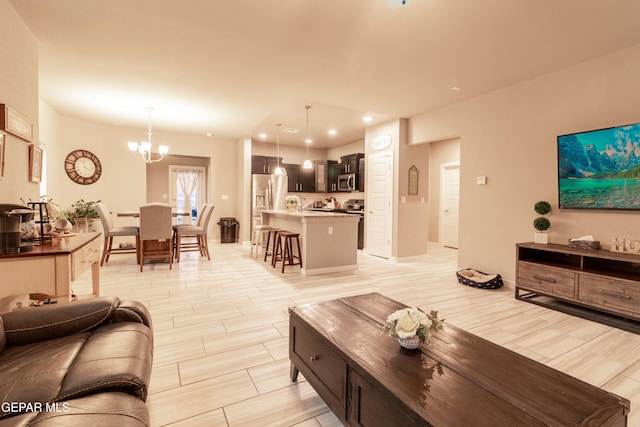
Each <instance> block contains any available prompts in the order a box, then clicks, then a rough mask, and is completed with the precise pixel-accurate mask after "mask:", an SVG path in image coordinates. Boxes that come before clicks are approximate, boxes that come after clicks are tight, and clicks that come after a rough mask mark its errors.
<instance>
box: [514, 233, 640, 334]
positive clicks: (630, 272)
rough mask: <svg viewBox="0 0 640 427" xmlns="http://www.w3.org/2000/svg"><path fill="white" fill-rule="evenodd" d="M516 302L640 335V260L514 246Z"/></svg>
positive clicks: (565, 248) (547, 247)
mask: <svg viewBox="0 0 640 427" xmlns="http://www.w3.org/2000/svg"><path fill="white" fill-rule="evenodd" d="M516 250H517V260H516V263H517V264H516V288H515V292H516V293H515V296H516V298H517V299H520V300H523V301H528V302H531V303H534V304H538V305H541V306H544V307H547V308H552V309H555V310H559V311H563V312H566V313H569V314H573V315H576V316H580V317H583V318H586V319H589V320H594V321H597V322H601V323H604V324H607V325H610V326H615V327H618V328H621V329H625V330H628V331H631V332H635V333H640V256H638V255H634V254H628V253H620V252H611V251H608V250H602V249H597V250H590V249H580V248H572V247H570V246H568V245H558V244H546V245H545V244H537V243H518V244H517V245H516Z"/></svg>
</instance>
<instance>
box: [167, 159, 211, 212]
mask: <svg viewBox="0 0 640 427" xmlns="http://www.w3.org/2000/svg"><path fill="white" fill-rule="evenodd" d="M169 175H170V176H171V183H170V189H169V200H170V204H171V206H173V209H174V211H176V212H190V213H191V217H190V218H188V217H180V216H179V217H177V218H176V220H175V222H176V223H178V224H181V223H188V222H189V221H190V222H191V223H192V224H195V222H196V218H197V217H198V214H199V211H200V208H201V207H202V205H203V204H204V203H206V202H207V199H206V187H207V185H206V182H207V179H206V176H207V175H206V168H204V167H199V166H169ZM189 192H190V194H188V193H189Z"/></svg>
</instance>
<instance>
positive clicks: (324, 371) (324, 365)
mask: <svg viewBox="0 0 640 427" xmlns="http://www.w3.org/2000/svg"><path fill="white" fill-rule="evenodd" d="M293 331H294V334H295V336H294V344H293V352H294V353H295V354H296V355H298V356H299V357H300V359H301V360H302V361H303V363H304V364H305V365H306V366H307V367H308V368H309V369H310V370H311V372H312V373H313V374H314V375H315V376H316V377H317V378H318V379H319V380H320V381H322V383H323V384H324V385H325V386H326V387H327V388H328V389H329V390H330V391H331V392H332V393H333V394H334V395H335V397H336V398H337V399H338V400H339V401H340V402H342V403H344V395H345V388H346V382H347V378H346V377H347V374H346V373H347V364H346V363H345V361H344V360H342V359H341V358H340V357H338V356H337V355H336V354H335V353H334V352H333V351H331V350H330V349H329V348H328V347H327V346H326V345H324V344H323V343H322V341H324V338H322V337H321V336H320V335H319V334H317V333H315V332H312V331H310V330H309V329H307V328H305V327H300V326H296V327H294V328H293ZM302 373H303V374H304V373H305V372H304V370H302ZM307 379H309V378H307Z"/></svg>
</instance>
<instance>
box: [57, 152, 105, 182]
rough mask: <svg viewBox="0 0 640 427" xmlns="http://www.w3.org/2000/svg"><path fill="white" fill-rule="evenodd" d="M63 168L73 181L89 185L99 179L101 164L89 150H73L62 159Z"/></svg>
mask: <svg viewBox="0 0 640 427" xmlns="http://www.w3.org/2000/svg"><path fill="white" fill-rule="evenodd" d="M64 170H65V172H66V173H67V176H68V177H69V178H70V179H71V181H73V182H77V183H78V184H82V185H89V184H93V183H94V182H96V181H97V180H98V179H100V175H102V165H101V164H100V160H99V159H98V157H97V156H96V155H95V154H93V153H92V152H91V151H87V150H73V151H72V152H70V153H69V154H67V157H66V159H64Z"/></svg>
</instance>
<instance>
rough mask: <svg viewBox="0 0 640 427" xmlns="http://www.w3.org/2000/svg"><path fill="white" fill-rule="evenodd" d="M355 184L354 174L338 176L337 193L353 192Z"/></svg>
mask: <svg viewBox="0 0 640 427" xmlns="http://www.w3.org/2000/svg"><path fill="white" fill-rule="evenodd" d="M356 185H357V182H356V174H355V173H345V174H344V175H338V191H355V190H357V188H356Z"/></svg>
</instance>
